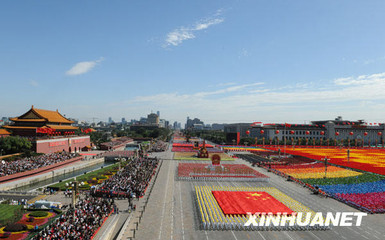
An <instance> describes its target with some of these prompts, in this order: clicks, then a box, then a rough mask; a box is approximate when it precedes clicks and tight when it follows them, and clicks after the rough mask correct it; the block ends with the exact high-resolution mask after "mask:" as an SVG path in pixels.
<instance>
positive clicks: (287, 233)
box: [283, 231, 294, 240]
mask: <svg viewBox="0 0 385 240" xmlns="http://www.w3.org/2000/svg"><path fill="white" fill-rule="evenodd" d="M283 233H285V234H286V236H288V237H289V238H290V239H291V240H294V239H293V238H292V237H290V235H289V234H288V233H287V232H286V231H285V232H283Z"/></svg>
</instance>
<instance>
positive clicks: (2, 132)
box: [0, 129, 11, 135]
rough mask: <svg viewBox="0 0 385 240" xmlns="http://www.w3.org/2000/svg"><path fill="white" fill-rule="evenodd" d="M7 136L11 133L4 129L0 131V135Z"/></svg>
mask: <svg viewBox="0 0 385 240" xmlns="http://www.w3.org/2000/svg"><path fill="white" fill-rule="evenodd" d="M8 134H11V133H10V132H8V131H7V130H5V129H0V135H8Z"/></svg>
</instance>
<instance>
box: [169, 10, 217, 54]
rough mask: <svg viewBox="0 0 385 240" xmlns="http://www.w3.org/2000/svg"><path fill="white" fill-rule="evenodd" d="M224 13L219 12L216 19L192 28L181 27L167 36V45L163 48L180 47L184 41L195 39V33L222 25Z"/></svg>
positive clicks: (205, 20)
mask: <svg viewBox="0 0 385 240" xmlns="http://www.w3.org/2000/svg"><path fill="white" fill-rule="evenodd" d="M221 13H222V11H217V13H216V14H214V16H213V17H215V18H207V19H202V20H200V21H198V22H197V23H196V24H195V25H194V26H192V27H183V26H182V27H179V28H177V29H175V30H173V31H171V32H169V33H168V34H167V36H166V39H165V43H164V45H163V47H168V46H178V45H179V44H181V43H182V42H183V41H185V40H188V39H193V38H195V34H194V33H195V32H197V31H202V30H205V29H207V28H209V27H210V26H212V25H217V24H220V23H222V22H223V21H224V18H222V17H220V15H221Z"/></svg>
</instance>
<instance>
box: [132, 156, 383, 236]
mask: <svg viewBox="0 0 385 240" xmlns="http://www.w3.org/2000/svg"><path fill="white" fill-rule="evenodd" d="M154 155H157V156H159V157H160V158H162V159H163V164H162V167H161V169H160V172H159V175H158V178H157V181H156V183H155V185H154V189H153V191H152V193H151V196H150V200H149V202H148V205H147V207H146V211H145V212H144V215H143V218H142V221H141V223H140V224H139V227H138V230H137V232H136V234H135V238H136V239H152V240H156V239H158V240H160V239H183V240H184V239H186V240H187V239H199V240H200V239H218V240H226V239H235V240H237V239H262V240H270V239H289V240H296V239H298V240H299V239H317V240H320V239H370V240H371V239H384V236H385V228H384V226H385V215H384V214H373V215H368V216H367V217H364V218H363V222H362V225H361V226H360V227H356V226H352V227H333V228H332V229H331V230H326V231H230V230H225V231H213V230H211V231H210V230H208V231H205V230H201V229H199V224H198V217H197V212H196V209H195V205H194V202H193V201H194V200H195V194H194V187H195V186H213V185H219V186H234V187H241V186H246V187H247V186H250V187H275V188H277V189H279V190H280V191H281V192H283V193H284V194H286V195H288V196H290V197H291V198H293V199H295V200H297V201H298V202H300V203H302V204H303V205H305V206H307V207H309V208H311V209H312V210H313V211H316V212H323V213H326V212H340V211H347V212H357V211H358V210H356V209H354V208H351V207H349V206H347V205H345V204H343V203H340V202H338V201H336V200H334V199H331V198H325V197H321V196H318V195H313V194H311V193H310V191H309V190H308V189H306V188H303V187H301V186H300V185H298V184H296V183H293V182H287V181H286V180H285V179H284V178H282V177H279V176H277V175H275V174H273V173H270V172H267V171H266V170H264V169H261V168H258V167H255V169H256V170H257V171H259V172H261V173H263V174H265V175H268V176H269V177H270V182H218V181H215V182H201V181H199V182H194V181H178V180H175V174H176V167H177V165H178V163H179V162H182V161H178V160H173V158H172V156H173V153H172V152H171V151H170V149H168V151H166V152H164V153H155V154H154ZM187 162H192V161H187ZM196 162H198V161H196ZM226 163H230V162H228V161H226ZM234 163H242V164H246V165H248V166H250V167H251V165H250V164H249V163H247V162H246V161H243V160H239V159H238V160H236V161H234Z"/></svg>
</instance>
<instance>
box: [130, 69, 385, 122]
mask: <svg viewBox="0 0 385 240" xmlns="http://www.w3.org/2000/svg"><path fill="white" fill-rule="evenodd" d="M262 84H263V83H253V84H243V85H236V86H229V87H226V88H220V89H218V90H215V91H206V92H196V93H191V94H178V93H163V94H158V95H152V96H141V97H136V98H134V99H133V100H132V102H131V103H135V104H136V105H138V106H148V105H151V106H154V107H162V109H163V110H162V111H167V112H168V113H169V114H170V115H171V116H175V118H178V116H179V115H180V114H181V113H185V112H186V111H188V112H189V114H190V115H191V116H197V117H200V118H201V119H203V120H205V119H206V121H211V122H221V121H222V122H236V121H242V122H246V121H252V120H266V119H270V120H274V121H289V120H293V121H301V120H303V119H306V120H316V119H326V118H329V119H332V118H334V117H336V116H338V115H341V114H342V115H343V116H347V115H348V116H347V117H351V118H353V119H362V118H364V119H368V118H377V119H378V118H379V117H382V115H381V114H380V113H379V112H381V111H378V110H375V111H372V112H371V111H369V109H370V110H373V108H372V107H370V108H368V105H371V104H362V103H363V102H364V103H371V102H373V101H376V102H380V103H381V102H383V101H384V100H385V95H384V94H383V93H384V92H385V73H378V74H371V75H361V76H358V77H349V78H339V79H336V80H334V81H330V82H329V83H328V82H325V81H322V84H319V86H317V84H316V83H312V84H309V85H306V84H296V83H294V84H293V86H295V87H283V88H280V89H266V88H261V85H262ZM320 86H321V87H320ZM344 113H346V114H344ZM179 118H180V117H179Z"/></svg>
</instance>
